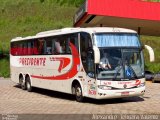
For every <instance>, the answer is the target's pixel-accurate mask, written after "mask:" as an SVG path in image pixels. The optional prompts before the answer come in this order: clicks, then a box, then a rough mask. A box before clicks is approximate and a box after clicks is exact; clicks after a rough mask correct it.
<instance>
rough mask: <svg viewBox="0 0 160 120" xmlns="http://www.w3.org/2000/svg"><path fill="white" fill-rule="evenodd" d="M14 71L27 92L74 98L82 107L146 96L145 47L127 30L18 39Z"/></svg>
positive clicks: (72, 31) (13, 53)
mask: <svg viewBox="0 0 160 120" xmlns="http://www.w3.org/2000/svg"><path fill="white" fill-rule="evenodd" d="M104 57H107V58H106V60H107V62H108V63H103V62H104ZM108 64H109V66H110V67H107V66H108ZM10 68H11V79H12V81H14V82H16V83H17V84H19V85H20V86H21V88H22V89H23V90H27V91H29V92H31V91H32V90H33V88H34V87H38V88H42V89H49V90H53V91H58V92H63V93H69V94H73V95H75V99H76V101H78V102H82V101H83V100H84V98H85V97H88V98H93V99H109V98H124V97H132V96H142V95H143V94H144V93H145V78H144V57H143V45H142V44H141V42H140V40H139V36H138V34H137V32H136V31H133V30H129V29H124V28H111V27H91V28H64V29H58V30H51V31H46V32H40V33H38V34H36V35H35V36H28V37H17V38H14V39H12V40H11V49H10Z"/></svg>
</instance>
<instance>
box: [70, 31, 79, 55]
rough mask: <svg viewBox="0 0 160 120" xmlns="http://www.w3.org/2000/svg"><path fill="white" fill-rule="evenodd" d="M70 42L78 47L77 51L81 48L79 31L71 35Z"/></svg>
mask: <svg viewBox="0 0 160 120" xmlns="http://www.w3.org/2000/svg"><path fill="white" fill-rule="evenodd" d="M69 43H72V44H73V45H74V46H75V47H76V48H77V51H78V50H79V45H78V33H75V34H71V35H69ZM70 51H71V49H70ZM71 52H72V51H71Z"/></svg>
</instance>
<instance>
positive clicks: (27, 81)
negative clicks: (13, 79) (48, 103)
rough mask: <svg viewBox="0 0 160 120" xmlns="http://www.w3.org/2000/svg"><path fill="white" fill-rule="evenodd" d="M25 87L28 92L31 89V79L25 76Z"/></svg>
mask: <svg viewBox="0 0 160 120" xmlns="http://www.w3.org/2000/svg"><path fill="white" fill-rule="evenodd" d="M26 87H27V91H28V92H31V91H32V86H31V81H30V78H29V77H27V78H26Z"/></svg>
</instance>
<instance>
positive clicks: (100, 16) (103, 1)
mask: <svg viewBox="0 0 160 120" xmlns="http://www.w3.org/2000/svg"><path fill="white" fill-rule="evenodd" d="M74 26H75V27H92V26H107V27H122V28H129V29H133V30H136V31H138V32H139V33H140V34H142V35H153V36H160V2H146V1H144V0H100V1H99V0H86V2H85V4H84V5H82V6H81V7H80V8H79V10H78V11H77V12H76V14H75V17H74Z"/></svg>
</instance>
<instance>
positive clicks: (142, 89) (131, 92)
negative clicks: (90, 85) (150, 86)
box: [96, 86, 145, 99]
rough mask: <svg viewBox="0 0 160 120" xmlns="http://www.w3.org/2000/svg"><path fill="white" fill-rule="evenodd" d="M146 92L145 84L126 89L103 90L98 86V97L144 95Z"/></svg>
mask: <svg viewBox="0 0 160 120" xmlns="http://www.w3.org/2000/svg"><path fill="white" fill-rule="evenodd" d="M144 93H145V86H144V87H139V88H134V89H125V90H102V89H99V88H97V95H96V99H111V98H125V97H133V96H142V95H144Z"/></svg>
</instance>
